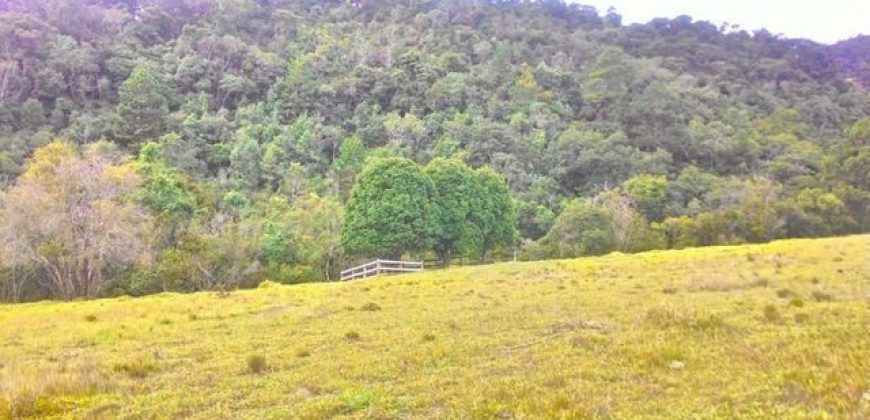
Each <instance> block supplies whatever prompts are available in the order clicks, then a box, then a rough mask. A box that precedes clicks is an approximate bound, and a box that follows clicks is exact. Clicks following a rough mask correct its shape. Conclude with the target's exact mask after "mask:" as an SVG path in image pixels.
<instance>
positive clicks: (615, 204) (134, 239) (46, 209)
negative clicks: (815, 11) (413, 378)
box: [0, 0, 870, 300]
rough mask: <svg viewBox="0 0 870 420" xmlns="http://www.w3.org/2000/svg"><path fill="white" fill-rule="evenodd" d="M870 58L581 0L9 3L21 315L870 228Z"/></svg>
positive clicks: (7, 228)
mask: <svg viewBox="0 0 870 420" xmlns="http://www.w3.org/2000/svg"><path fill="white" fill-rule="evenodd" d="M868 50H870V40H868V38H867V37H858V38H855V39H853V40H851V41H848V42H844V43H841V44H838V45H835V46H825V45H820V44H815V43H813V42H811V41H806V40H790V39H783V38H779V37H777V36H774V35H772V34H771V33H769V32H767V31H758V32H754V33H748V32H746V31H742V30H740V29H739V28H734V27H730V26H729V27H725V26H723V27H717V26H715V25H712V24H710V23H708V22H697V21H693V20H692V19H691V18H690V17H687V16H681V17H678V18H675V19H657V20H654V21H651V22H649V23H647V24H644V25H630V26H628V25H623V24H622V22H621V18H620V16H619V15H618V14H617V13H616V12H614V11H610V12H604V11H597V10H595V9H593V8H590V7H585V6H581V5H573V4H572V5H568V4H565V3H564V2H562V1H559V0H542V1H496V0H490V1H467V0H430V1H398V0H354V1H319V0H318V1H314V0H300V1H290V0H257V1H254V0H0V182H2V185H3V187H2V188H3V190H2V192H0V205H2V208H0V239H2V241H0V243H2V244H3V245H2V250H0V266H2V267H3V271H2V274H0V297H2V298H5V299H12V300H18V299H35V298H42V297H49V296H55V297H62V298H73V297H78V296H88V297H94V296H103V295H111V294H120V293H129V294H146V293H153V292H159V291H164V290H177V291H193V290H204V289H226V288H232V287H236V286H246V285H254V284H257V283H258V282H259V281H261V280H263V279H271V280H274V281H279V282H286V283H293V282H305V281H318V280H327V279H332V278H334V276H335V273H336V271H337V270H339V269H340V268H341V267H342V266H343V265H345V264H347V263H351V262H355V261H358V260H359V259H362V258H365V257H368V256H374V255H377V254H380V253H381V252H380V251H382V250H383V251H384V253H386V254H392V255H394V256H396V255H401V253H402V252H409V253H411V254H412V256H414V257H418V258H436V257H437V258H438V259H439V260H440V261H441V262H443V263H445V264H446V263H448V262H449V261H450V260H451V258H455V257H457V256H465V257H471V258H474V259H480V260H484V259H486V258H490V259H491V258H494V257H507V256H509V255H513V254H515V253H516V254H517V255H519V256H520V257H521V258H528V259H531V258H548V257H569V256H578V255H586V254H602V253H607V252H611V251H623V252H635V251H641V250H647V249H655V248H681V247H686V246H699V245H711V244H721V243H740V242H762V241H768V240H771V239H775V238H783V237H807V236H827V235H838V234H848V233H855V232H866V231H868V230H870V175H868V174H870V118H868V115H870V94H868V91H867V90H866V86H867V85H868V80H867V75H868V74H870V69H868V63H870V59H868V57H870V52H868ZM439 158H443V159H439ZM385 173H389V175H388V176H387V175H384V174H385ZM361 174H362V175H361ZM365 174H368V176H363V175H365ZM358 175H359V176H358ZM358 180H359V183H358V182H357V181H358ZM391 180H396V182H395V183H391V182H390V181H391ZM454 186H457V187H456V188H454ZM377 197H384V198H383V200H380V202H379V203H376V204H377V205H376V206H375V207H374V208H376V210H377V211H375V210H369V209H372V208H373V207H372V204H371V203H372V201H373V198H374V199H375V201H377V200H376V198H377ZM387 222H389V223H387Z"/></svg>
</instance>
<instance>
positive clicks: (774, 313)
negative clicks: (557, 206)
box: [764, 304, 782, 322]
mask: <svg viewBox="0 0 870 420" xmlns="http://www.w3.org/2000/svg"><path fill="white" fill-rule="evenodd" d="M764 319H765V320H766V321H767V322H779V321H781V320H782V315H780V313H779V308H777V307H776V305H774V304H769V305H766V306H765V307H764Z"/></svg>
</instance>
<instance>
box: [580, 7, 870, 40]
mask: <svg viewBox="0 0 870 420" xmlns="http://www.w3.org/2000/svg"><path fill="white" fill-rule="evenodd" d="M574 2H575V3H580V4H586V5H590V6H595V7H596V8H597V9H598V12H599V13H600V14H602V15H603V14H604V13H606V12H607V9H608V8H609V7H610V6H614V7H615V8H616V11H617V13H619V14H620V15H622V22H623V24H626V25H627V24H631V23H646V22H649V21H650V20H652V19H653V18H656V17H668V18H673V17H676V16H679V15H689V16H691V17H692V18H693V19H694V20H707V21H710V22H711V23H713V24H715V25H716V26H719V24H720V23H722V22H728V23H736V24H738V25H740V28H741V29H746V30H747V31H750V32H751V31H753V30H755V29H761V28H765V29H767V30H768V31H770V32H771V33H773V34H783V35H785V36H787V37H789V38H808V39H811V40H813V41H816V42H822V43H834V42H837V41H840V40H843V39H847V38H851V37H853V36H855V35H858V34H864V35H870V0H791V1H789V0H575V1H574Z"/></svg>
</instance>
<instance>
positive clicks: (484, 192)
mask: <svg viewBox="0 0 870 420" xmlns="http://www.w3.org/2000/svg"><path fill="white" fill-rule="evenodd" d="M474 176H475V179H476V180H477V183H478V188H479V191H480V200H479V202H478V203H479V207H478V208H476V209H473V210H472V212H471V215H472V220H473V221H474V223H475V224H476V225H477V230H478V231H479V234H480V235H481V243H480V248H479V250H480V259H481V261H486V256H487V253H489V252H490V251H492V250H494V249H496V248H497V247H499V246H510V245H514V244H515V243H516V242H517V240H518V237H519V233H518V231H517V217H516V211H515V209H514V203H513V201H512V199H511V197H510V193H509V192H508V187H507V183H506V182H505V180H504V178H503V177H502V176H501V175H499V174H497V173H496V172H495V171H494V170H492V168H489V167H487V166H484V167H482V168H478V169H477V170H475V171H474Z"/></svg>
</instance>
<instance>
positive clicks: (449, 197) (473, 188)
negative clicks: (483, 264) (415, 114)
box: [425, 158, 485, 266]
mask: <svg viewBox="0 0 870 420" xmlns="http://www.w3.org/2000/svg"><path fill="white" fill-rule="evenodd" d="M425 172H426V175H427V176H429V178H430V179H431V180H432V183H433V185H434V187H435V199H434V200H433V202H432V218H433V228H434V229H433V232H432V235H433V236H432V241H433V244H432V247H433V249H434V250H435V254H436V255H438V259H439V260H441V264H443V265H445V266H446V265H449V264H450V259H451V257H452V256H453V255H456V254H459V255H463V254H466V253H469V252H475V253H476V252H478V251H479V250H480V248H481V246H482V242H483V235H482V231H481V227H480V226H478V225H477V224H475V223H474V221H475V220H474V217H475V216H478V217H480V216H481V214H479V213H478V212H481V211H485V209H484V208H483V200H485V197H483V196H482V194H483V192H484V191H483V190H482V188H481V187H482V185H481V184H480V183H479V182H478V179H477V178H476V177H475V173H474V172H473V171H472V170H471V169H470V168H469V167H468V166H467V165H465V164H464V163H463V162H462V161H459V160H457V159H445V158H438V159H435V160H433V161H431V162H429V165H427V166H426V168H425Z"/></svg>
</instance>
